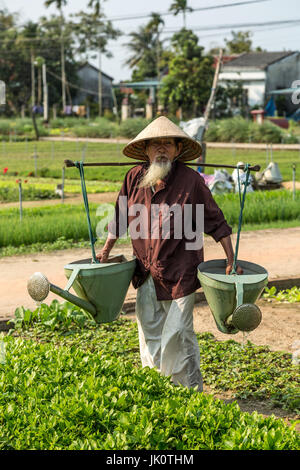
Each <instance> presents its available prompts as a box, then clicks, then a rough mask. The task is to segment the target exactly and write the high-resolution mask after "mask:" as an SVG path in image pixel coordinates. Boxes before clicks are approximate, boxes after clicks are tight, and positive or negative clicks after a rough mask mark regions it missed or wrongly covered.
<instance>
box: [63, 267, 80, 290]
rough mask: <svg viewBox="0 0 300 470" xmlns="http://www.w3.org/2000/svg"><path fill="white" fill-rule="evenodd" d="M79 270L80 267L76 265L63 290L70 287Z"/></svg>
mask: <svg viewBox="0 0 300 470" xmlns="http://www.w3.org/2000/svg"><path fill="white" fill-rule="evenodd" d="M79 271H80V268H78V267H77V268H74V269H73V271H72V274H71V276H70V277H69V280H68V284H67V285H66V287H65V290H67V291H68V290H70V289H71V287H72V285H73V283H74V281H75V279H76V277H77V274H78V273H79Z"/></svg>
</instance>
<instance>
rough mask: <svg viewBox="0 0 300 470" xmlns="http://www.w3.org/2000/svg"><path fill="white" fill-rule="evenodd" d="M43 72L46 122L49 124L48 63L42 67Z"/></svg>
mask: <svg viewBox="0 0 300 470" xmlns="http://www.w3.org/2000/svg"><path fill="white" fill-rule="evenodd" d="M42 72H43V90H44V103H43V105H44V106H43V107H44V121H45V122H48V117H49V116H48V85H47V73H46V62H45V61H44V63H43V65H42Z"/></svg>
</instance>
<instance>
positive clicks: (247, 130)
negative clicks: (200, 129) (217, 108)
mask: <svg viewBox="0 0 300 470" xmlns="http://www.w3.org/2000/svg"><path fill="white" fill-rule="evenodd" d="M205 138H206V140H207V141H208V142H246V143H248V142H254V143H274V144H276V143H281V142H285V143H297V142H298V139H297V138H296V137H295V136H293V135H289V134H287V133H286V132H285V131H284V130H282V129H281V128H280V127H278V126H276V124H273V123H272V122H269V121H264V122H263V123H262V124H261V125H259V124H257V123H256V122H253V121H249V120H246V119H243V118H241V117H235V118H230V119H220V120H217V121H212V122H211V123H210V124H209V127H208V130H207V132H206V134H205Z"/></svg>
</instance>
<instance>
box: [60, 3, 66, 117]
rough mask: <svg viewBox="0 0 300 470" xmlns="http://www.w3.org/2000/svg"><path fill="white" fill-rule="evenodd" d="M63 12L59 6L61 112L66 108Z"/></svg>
mask: <svg viewBox="0 0 300 470" xmlns="http://www.w3.org/2000/svg"><path fill="white" fill-rule="evenodd" d="M63 21H64V17H63V12H62V9H61V8H60V61H61V85H62V107H63V113H64V112H65V109H66V69H65V44H64V32H63Z"/></svg>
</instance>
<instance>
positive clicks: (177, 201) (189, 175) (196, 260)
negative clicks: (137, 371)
mask: <svg viewBox="0 0 300 470" xmlns="http://www.w3.org/2000/svg"><path fill="white" fill-rule="evenodd" d="M123 152H124V154H125V155H126V156H128V157H130V158H134V159H139V160H142V161H143V162H144V163H141V164H140V165H137V166H135V167H133V168H132V169H131V170H129V171H128V173H127V174H126V177H125V180H124V182H123V186H122V188H121V191H120V193H119V196H118V199H117V203H116V209H115V219H114V228H115V233H109V234H108V238H107V240H106V243H105V245H104V247H103V249H102V250H101V252H100V253H99V254H97V258H98V259H99V260H100V261H101V262H105V261H106V260H107V258H108V256H109V253H110V251H111V249H112V248H113V246H114V244H115V241H116V239H117V238H118V237H119V236H121V235H122V234H123V232H124V228H123V230H121V229H120V223H119V220H120V217H121V218H122V217H123V219H124V217H125V219H126V222H127V224H125V225H126V226H128V225H129V228H130V225H131V224H132V223H133V222H134V221H135V220H136V219H137V212H138V211H137V210H136V208H138V209H139V211H140V213H139V217H138V221H139V226H140V232H138V230H137V226H136V225H134V224H133V226H134V228H135V230H131V231H130V230H129V233H130V236H131V241H132V247H133V254H134V255H135V256H136V260H137V265H136V270H135V273H134V276H133V279H132V283H133V286H134V287H135V288H136V289H137V297H136V317H137V324H138V331H139V343H140V356H141V361H142V365H143V367H145V366H149V367H156V368H157V369H158V370H159V371H160V373H162V374H163V375H167V376H171V378H172V381H173V383H174V384H181V385H184V386H187V387H196V389H197V390H198V391H202V390H203V385H202V376H201V372H200V352H199V345H198V342H197V339H196V335H195V332H194V329H193V308H194V301H195V291H196V290H197V289H198V288H199V287H200V283H199V280H198V278H197V266H198V265H199V264H200V263H201V262H202V261H203V247H202V243H199V240H197V227H196V226H197V225H199V223H198V222H199V220H200V219H199V218H198V217H197V215H199V213H200V212H199V213H198V212H197V210H198V209H197V206H198V207H202V208H203V211H202V216H203V217H202V218H203V225H204V226H202V232H203V231H204V233H206V234H209V235H211V236H212V237H213V238H214V239H215V241H216V242H220V243H221V245H222V247H223V249H224V251H225V254H226V257H227V269H226V273H227V274H229V273H230V272H231V269H232V264H233V259H234V254H233V249H232V243H231V237H230V235H231V233H232V231H231V228H230V227H229V226H228V224H227V223H226V221H225V219H224V216H223V213H222V211H221V210H220V209H219V207H218V206H217V204H216V203H215V201H214V199H213V198H212V195H211V193H210V191H209V189H208V188H207V187H206V185H205V183H204V180H203V178H202V177H201V176H200V175H199V173H197V172H196V171H194V170H193V169H191V168H189V167H188V166H186V165H185V164H184V163H183V162H186V161H189V160H194V159H196V158H197V157H199V154H201V145H200V144H199V143H198V142H196V141H195V140H194V139H191V138H190V137H189V136H188V135H187V134H185V133H184V132H183V131H182V130H181V129H180V128H179V127H178V126H176V125H175V124H174V123H173V122H171V121H170V120H169V119H167V118H166V117H163V116H162V117H159V118H157V119H155V120H154V121H153V122H152V123H150V124H149V125H148V126H147V127H146V128H145V129H144V130H143V131H142V132H141V133H140V134H139V135H138V136H137V137H136V138H135V139H133V140H132V141H131V142H130V143H129V144H128V145H127V146H126V147H125V148H124V150H123ZM121 196H122V198H121ZM124 200H125V204H124ZM166 207H167V208H169V209H170V210H169V211H167V214H168V224H167V225H166V226H167V229H166V230H165V231H164V233H163V225H164V221H165V218H164V215H162V213H163V211H162V212H160V211H159V210H158V209H160V208H166ZM143 209H145V210H143ZM171 209H172V210H171ZM153 214H154V215H153ZM174 215H175V216H174ZM121 225H122V224H121ZM123 225H124V224H123ZM187 225H190V230H182V228H184V229H186V227H187ZM141 226H142V227H141ZM198 228H199V227H198ZM111 232H112V230H111ZM187 232H188V233H187ZM139 233H140V236H138V234H139ZM178 233H179V236H178ZM198 238H199V237H198ZM191 240H193V241H192V242H191ZM241 272H242V271H241V269H240V268H239V267H238V268H237V273H241Z"/></svg>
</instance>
